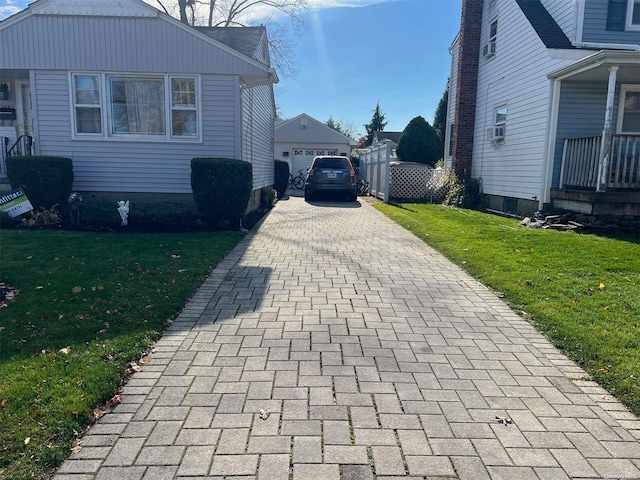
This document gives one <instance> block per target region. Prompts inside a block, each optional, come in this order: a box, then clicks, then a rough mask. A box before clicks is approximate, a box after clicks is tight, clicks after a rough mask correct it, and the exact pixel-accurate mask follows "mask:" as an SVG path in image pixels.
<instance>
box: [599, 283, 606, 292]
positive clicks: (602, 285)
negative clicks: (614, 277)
mask: <svg viewBox="0 0 640 480" xmlns="http://www.w3.org/2000/svg"><path fill="white" fill-rule="evenodd" d="M604 287H605V284H604V283H602V282H600V285H598V290H604Z"/></svg>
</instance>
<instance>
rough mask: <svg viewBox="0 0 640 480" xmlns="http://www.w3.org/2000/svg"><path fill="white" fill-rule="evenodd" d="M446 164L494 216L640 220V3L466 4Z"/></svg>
mask: <svg viewBox="0 0 640 480" xmlns="http://www.w3.org/2000/svg"><path fill="white" fill-rule="evenodd" d="M462 4H463V8H462V23H461V30H460V33H459V34H458V36H457V37H456V39H455V40H454V42H453V44H452V46H451V48H450V52H451V57H452V67H451V72H452V81H451V90H450V94H449V95H450V96H449V98H450V99H451V102H450V104H449V111H448V114H447V118H448V123H449V125H448V128H447V139H446V141H445V145H447V149H446V152H445V157H446V160H447V163H448V164H449V165H451V166H453V168H454V169H455V170H456V171H457V172H458V173H459V174H461V175H465V174H466V175H471V176H473V177H480V178H482V182H483V189H484V192H485V193H486V194H487V195H488V197H489V200H490V206H491V208H494V209H496V210H500V211H506V212H510V213H519V214H528V213H532V212H533V211H535V210H537V209H542V208H547V207H549V206H554V207H557V208H564V209H568V210H575V211H580V212H583V213H589V214H614V215H636V216H640V0H573V1H568V0H463V2H462Z"/></svg>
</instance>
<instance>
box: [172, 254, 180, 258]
mask: <svg viewBox="0 0 640 480" xmlns="http://www.w3.org/2000/svg"><path fill="white" fill-rule="evenodd" d="M171 258H180V255H176V254H173V255H171Z"/></svg>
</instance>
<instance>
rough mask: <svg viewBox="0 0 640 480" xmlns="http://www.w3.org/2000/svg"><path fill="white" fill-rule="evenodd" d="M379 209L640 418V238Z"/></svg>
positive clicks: (415, 207)
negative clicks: (498, 300) (483, 288)
mask: <svg viewBox="0 0 640 480" xmlns="http://www.w3.org/2000/svg"><path fill="white" fill-rule="evenodd" d="M375 207H376V208H377V209H378V210H379V211H381V212H382V213H384V214H385V215H387V216H388V217H390V218H391V219H392V220H394V221H395V222H396V223H398V224H400V225H401V226H403V227H404V228H406V229H408V230H410V231H411V232H413V233H414V234H415V235H416V236H418V237H419V238H421V239H422V240H423V241H424V242H425V243H427V244H428V245H430V246H432V247H433V248H435V249H436V250H438V251H439V252H440V253H442V254H443V255H445V256H446V257H447V258H449V259H450V260H451V261H453V262H454V263H455V264H457V265H458V266H460V267H462V268H463V269H464V270H466V271H467V272H468V273H469V274H471V275H472V276H473V277H475V278H476V279H478V280H479V281H480V282H482V283H483V284H484V285H486V286H488V287H489V288H491V289H492V290H493V291H494V292H496V293H497V294H498V295H499V296H500V297H502V298H503V299H504V300H505V301H506V302H507V303H508V304H509V306H510V307H511V308H512V309H514V310H515V311H516V312H518V313H519V314H520V315H522V316H523V317H525V318H527V319H528V320H529V321H530V322H532V323H533V324H534V325H535V326H536V327H537V328H538V330H540V331H542V332H543V333H544V334H545V335H546V336H547V337H548V338H549V339H550V340H551V341H552V342H553V343H554V344H555V345H556V346H557V347H559V348H560V349H561V350H562V351H563V352H564V353H565V354H566V355H567V356H568V357H570V358H571V359H573V360H574V361H575V362H576V363H578V364H579V365H580V366H581V367H582V368H583V369H584V370H585V371H586V372H587V373H588V374H589V375H591V376H592V377H593V378H594V380H596V381H597V382H598V383H600V384H601V385H602V386H603V387H604V388H606V389H607V390H608V391H609V392H611V393H612V394H614V395H616V396H617V397H618V399H619V400H620V401H621V402H622V403H624V404H625V405H626V406H627V407H628V408H629V409H630V410H631V411H632V412H634V413H635V414H636V415H640V238H638V236H635V237H633V236H630V235H629V236H619V237H616V238H613V237H601V236H596V235H586V234H577V233H574V232H558V231H551V230H540V229H531V228H525V227H522V226H520V225H519V222H518V221H517V220H513V219H510V218H503V217H498V216H495V215H490V214H486V213H483V212H477V211H472V210H461V209H457V208H452V207H446V206H442V205H428V204H398V205H387V204H376V205H375Z"/></svg>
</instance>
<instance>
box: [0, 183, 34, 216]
mask: <svg viewBox="0 0 640 480" xmlns="http://www.w3.org/2000/svg"><path fill="white" fill-rule="evenodd" d="M30 210H33V206H32V205H31V202H29V199H28V198H27V196H26V195H25V194H24V191H23V190H22V189H21V188H18V189H16V190H11V191H10V192H7V193H5V194H3V195H2V196H1V197H0V212H7V214H8V215H9V216H10V217H17V216H18V215H22V214H23V213H25V212H28V211H30Z"/></svg>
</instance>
